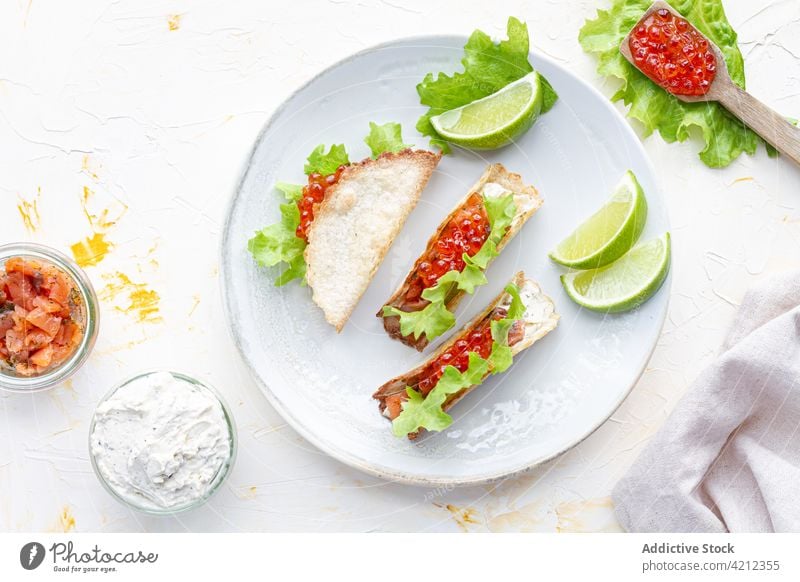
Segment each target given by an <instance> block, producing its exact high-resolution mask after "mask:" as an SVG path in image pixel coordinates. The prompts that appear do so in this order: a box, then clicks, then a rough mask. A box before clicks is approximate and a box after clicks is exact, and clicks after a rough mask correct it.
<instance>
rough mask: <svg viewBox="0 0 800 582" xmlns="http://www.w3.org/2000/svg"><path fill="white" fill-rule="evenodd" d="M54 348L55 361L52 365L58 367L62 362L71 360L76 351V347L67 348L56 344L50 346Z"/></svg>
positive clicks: (68, 346)
mask: <svg viewBox="0 0 800 582" xmlns="http://www.w3.org/2000/svg"><path fill="white" fill-rule="evenodd" d="M50 346H51V347H52V348H53V360H52V362H51V363H52V364H55V365H58V364H60V363H61V362H63V361H65V360H67V359H69V357H70V356H71V355H72V353H73V352H74V351H75V346H73V345H66V346H59V345H56V344H50Z"/></svg>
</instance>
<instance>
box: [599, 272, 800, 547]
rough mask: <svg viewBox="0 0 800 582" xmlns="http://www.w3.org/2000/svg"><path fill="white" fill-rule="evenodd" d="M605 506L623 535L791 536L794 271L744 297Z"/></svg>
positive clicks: (798, 334)
mask: <svg viewBox="0 0 800 582" xmlns="http://www.w3.org/2000/svg"><path fill="white" fill-rule="evenodd" d="M613 498H614V502H615V505H616V513H617V518H618V519H619V521H620V523H622V525H623V527H625V529H626V530H628V531H637V532H725V531H731V532H762V531H780V532H800V272H793V273H786V274H782V275H779V276H775V277H772V278H769V279H767V280H765V281H763V282H761V283H759V284H758V285H757V286H756V287H755V288H753V289H752V290H750V291H749V292H748V293H747V295H746V296H745V298H744V300H743V302H742V305H741V307H740V308H739V312H738V314H737V316H736V319H735V321H734V324H733V328H732V329H731V331H730V332H729V334H728V337H727V339H726V341H725V344H724V345H723V351H722V353H721V355H720V356H719V358H718V359H717V361H716V362H715V363H714V364H713V365H712V366H710V367H709V368H707V369H706V370H705V371H704V372H703V373H702V374H701V375H700V376H699V377H698V378H697V379H696V380H695V382H694V384H693V385H692V386H691V388H689V391H688V392H687V394H686V395H685V396H684V397H683V398H682V399H681V401H680V402H679V403H678V405H677V406H676V408H675V410H674V412H673V413H672V414H671V415H670V417H669V419H667V422H666V424H665V425H664V426H663V428H661V430H659V431H658V433H656V435H655V436H654V437H653V439H652V441H651V442H650V443H649V444H648V445H647V447H646V448H645V450H644V452H643V453H642V455H641V456H640V457H639V458H638V459H637V460H636V462H635V463H634V464H633V466H632V467H631V469H630V470H629V471H628V473H627V474H626V475H625V476H624V477H623V478H622V480H621V481H620V482H619V483H618V484H617V486H616V487H615V488H614V492H613Z"/></svg>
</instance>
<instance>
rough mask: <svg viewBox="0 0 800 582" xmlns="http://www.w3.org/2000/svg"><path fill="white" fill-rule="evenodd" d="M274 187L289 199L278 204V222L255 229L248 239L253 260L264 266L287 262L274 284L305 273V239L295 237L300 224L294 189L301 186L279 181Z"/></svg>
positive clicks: (299, 277) (283, 283)
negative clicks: (279, 216) (251, 236)
mask: <svg viewBox="0 0 800 582" xmlns="http://www.w3.org/2000/svg"><path fill="white" fill-rule="evenodd" d="M275 188H276V189H277V190H279V191H280V192H282V193H283V195H284V196H285V197H286V199H287V200H288V202H287V203H286V204H281V206H280V208H281V221H280V222H278V223H276V224H271V225H269V226H267V227H266V228H263V229H261V230H260V231H258V232H256V234H255V236H253V238H251V239H250V240H249V241H248V242H247V250H249V251H250V252H251V253H252V255H253V257H254V258H255V260H256V262H257V263H258V264H259V265H262V266H264V267H273V266H275V265H277V264H279V263H286V264H287V268H286V269H285V270H284V271H283V272H282V273H281V274H280V276H279V277H278V278H277V279H276V280H275V285H276V286H281V285H285V284H286V283H288V282H289V281H292V280H294V279H302V278H303V277H305V274H306V262H305V259H304V258H303V251H304V250H305V248H306V241H304V240H303V239H301V238H297V237H296V236H295V230H296V229H297V226H298V225H299V224H300V209H299V208H298V207H297V203H296V199H297V197H299V196H297V192H298V191H299V192H302V190H303V187H302V186H299V185H296V184H286V183H285V182H279V183H278V184H276V185H275Z"/></svg>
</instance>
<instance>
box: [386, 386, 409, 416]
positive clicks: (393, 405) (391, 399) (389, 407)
mask: <svg viewBox="0 0 800 582" xmlns="http://www.w3.org/2000/svg"><path fill="white" fill-rule="evenodd" d="M406 400H408V396H407V395H406V393H405V392H399V393H397V394H392V395H391V396H387V397H386V409H385V410H384V415H385V416H388V417H389V418H391V419H395V418H397V417H398V416H400V413H401V412H403V402H405V401H406Z"/></svg>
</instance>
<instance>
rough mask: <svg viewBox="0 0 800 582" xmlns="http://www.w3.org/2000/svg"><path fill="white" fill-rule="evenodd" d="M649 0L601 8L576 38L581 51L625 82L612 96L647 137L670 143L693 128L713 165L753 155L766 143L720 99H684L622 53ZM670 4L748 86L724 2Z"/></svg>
mask: <svg viewBox="0 0 800 582" xmlns="http://www.w3.org/2000/svg"><path fill="white" fill-rule="evenodd" d="M651 3H652V2H651V0H612V1H611V8H610V9H609V10H598V12H597V17H596V18H595V19H594V20H588V21H586V23H585V24H584V26H583V28H582V29H581V31H580V35H579V36H578V40H579V42H580V44H581V46H582V47H583V50H584V51H586V52H588V53H594V54H596V55H597V56H598V59H599V60H598V65H597V71H598V72H599V73H600V74H602V75H607V76H611V77H616V78H618V79H620V80H622V87H621V88H620V89H619V91H617V93H616V94H615V95H614V96H613V97H612V98H611V99H612V100H613V101H618V100H622V101H623V102H624V103H625V104H626V105H628V106H629V109H628V117H631V118H633V119H637V120H638V121H640V122H641V123H642V124H643V126H644V130H645V135H649V134H651V133H652V132H653V131H658V132H659V133H660V134H661V137H662V138H663V139H664V140H665V141H667V142H669V143H672V142H675V141H681V142H682V141H686V140H687V139H688V138H689V135H690V134H691V132H692V130H693V129H696V130H699V133H700V135H701V138H702V140H703V141H704V143H705V146H704V148H703V149H702V151H700V159H701V160H703V162H704V163H705V164H706V165H708V166H710V167H712V168H721V167H724V166H727V165H729V164H730V163H731V162H732V161H733V160H735V159H736V158H737V157H739V156H740V155H741V154H742V153H745V152H746V153H748V154H753V153H755V151H756V149H757V147H758V144H759V143H763V141H762V140H761V138H759V137H758V136H757V135H756V134H755V132H753V131H751V130H750V129H748V128H747V127H746V126H745V125H744V124H743V123H742V122H741V121H739V120H738V119H736V118H735V117H733V116H732V115H731V114H730V113H728V112H727V111H726V110H725V108H724V107H722V106H721V105H719V104H718V103H713V102H709V103H684V102H682V101H680V100H678V99H677V98H676V97H674V96H673V95H671V94H670V93H668V92H667V91H665V90H664V89H662V88H661V87H659V86H658V85H656V84H655V83H653V82H652V81H651V80H650V79H648V78H647V77H646V76H645V75H644V74H643V73H641V72H640V71H639V70H638V69H637V68H636V67H634V66H633V65H631V64H630V63H629V62H628V61H627V60H625V58H624V57H623V56H622V55H621V54H620V52H619V45H620V43H621V42H622V39H623V38H624V37H625V35H626V34H628V32H629V31H630V30H631V28H633V26H634V25H635V24H636V23H637V22H638V21H639V19H640V18H641V16H642V14H643V13H644V12H645V10H647V8H648V7H649V6H650V4H651ZM670 4H671V5H672V6H673V7H674V8H675V9H676V10H678V11H679V12H680V13H681V14H683V16H684V17H685V18H686V19H687V20H689V21H690V22H691V23H692V24H693V25H694V26H696V27H697V28H698V29H699V30H700V31H701V32H702V33H703V34H705V35H706V36H708V37H709V38H710V39H711V40H713V41H714V42H715V43H716V45H717V46H718V47H719V48H720V50H721V51H722V54H723V56H724V57H725V62H726V64H727V66H728V71H729V72H730V75H731V78H732V79H733V81H734V82H735V83H736V84H737V85H739V86H740V87H742V88H744V86H745V78H744V61H743V59H742V54H741V52H739V47H738V46H737V44H736V32H735V31H734V30H733V28H731V25H730V23H729V22H728V19H727V18H726V17H725V11H724V9H723V6H722V2H721V0H671V2H670Z"/></svg>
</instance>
